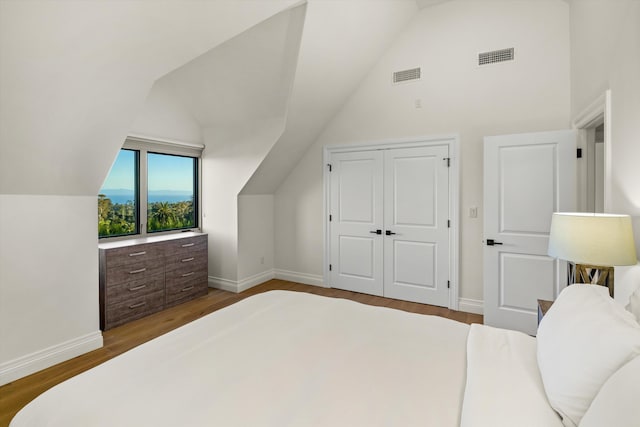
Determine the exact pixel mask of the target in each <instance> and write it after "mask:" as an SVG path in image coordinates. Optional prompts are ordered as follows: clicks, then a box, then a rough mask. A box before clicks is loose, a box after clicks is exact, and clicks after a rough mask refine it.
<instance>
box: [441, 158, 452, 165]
mask: <svg viewBox="0 0 640 427" xmlns="http://www.w3.org/2000/svg"><path fill="white" fill-rule="evenodd" d="M442 160H446V161H447V167H448V168H450V167H451V157H445V158H444V159H442Z"/></svg>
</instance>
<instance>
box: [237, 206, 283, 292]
mask: <svg viewBox="0 0 640 427" xmlns="http://www.w3.org/2000/svg"><path fill="white" fill-rule="evenodd" d="M273 204H274V196H273V195H271V194H267V195H255V196H254V195H246V196H242V195H241V196H238V282H240V283H242V282H243V281H247V280H251V279H254V280H257V281H258V282H257V283H261V282H262V281H264V280H261V279H262V278H265V277H266V278H267V279H270V278H271V275H272V274H273V268H274V265H275V264H274V250H273V249H274V237H275V223H274V216H273V214H274V205H273ZM252 284H255V283H252Z"/></svg>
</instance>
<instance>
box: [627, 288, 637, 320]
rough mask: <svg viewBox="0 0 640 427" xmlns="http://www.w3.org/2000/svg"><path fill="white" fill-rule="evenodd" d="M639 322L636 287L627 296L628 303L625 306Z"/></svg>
mask: <svg viewBox="0 0 640 427" xmlns="http://www.w3.org/2000/svg"><path fill="white" fill-rule="evenodd" d="M625 308H626V309H627V310H628V311H629V312H631V314H633V315H634V316H635V317H636V321H638V322H640V288H638V289H636V291H635V292H634V293H632V294H631V296H630V297H629V304H627V306H626V307H625Z"/></svg>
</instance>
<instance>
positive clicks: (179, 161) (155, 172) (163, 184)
mask: <svg viewBox="0 0 640 427" xmlns="http://www.w3.org/2000/svg"><path fill="white" fill-rule="evenodd" d="M196 160H197V159H195V158H193V157H186V156H175V155H170V154H160V153H149V154H148V155H147V174H148V175H147V231H148V232H150V233H152V232H155V231H165V230H176V229H182V228H194V227H196V225H197V224H196V215H195V213H196V209H195V195H196V194H197V192H196V182H197V179H196V177H197V173H196V172H197V163H196Z"/></svg>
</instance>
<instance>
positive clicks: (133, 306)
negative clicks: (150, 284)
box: [105, 290, 165, 330]
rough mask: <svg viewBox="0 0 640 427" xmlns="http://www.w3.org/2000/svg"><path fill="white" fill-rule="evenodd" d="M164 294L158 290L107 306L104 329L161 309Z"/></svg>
mask: <svg viewBox="0 0 640 427" xmlns="http://www.w3.org/2000/svg"><path fill="white" fill-rule="evenodd" d="M164 294H165V293H164V291H162V290H160V291H156V292H153V293H151V294H148V295H144V296H141V297H138V298H133V299H131V300H128V301H124V302H121V303H119V304H114V305H110V306H108V307H107V310H106V319H105V330H106V329H110V328H113V327H115V326H118V325H121V324H123V323H126V322H129V321H131V320H135V319H138V318H140V317H144V316H147V315H149V314H151V313H155V312H156V311H160V310H162V309H163V308H164V301H165V295H164Z"/></svg>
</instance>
